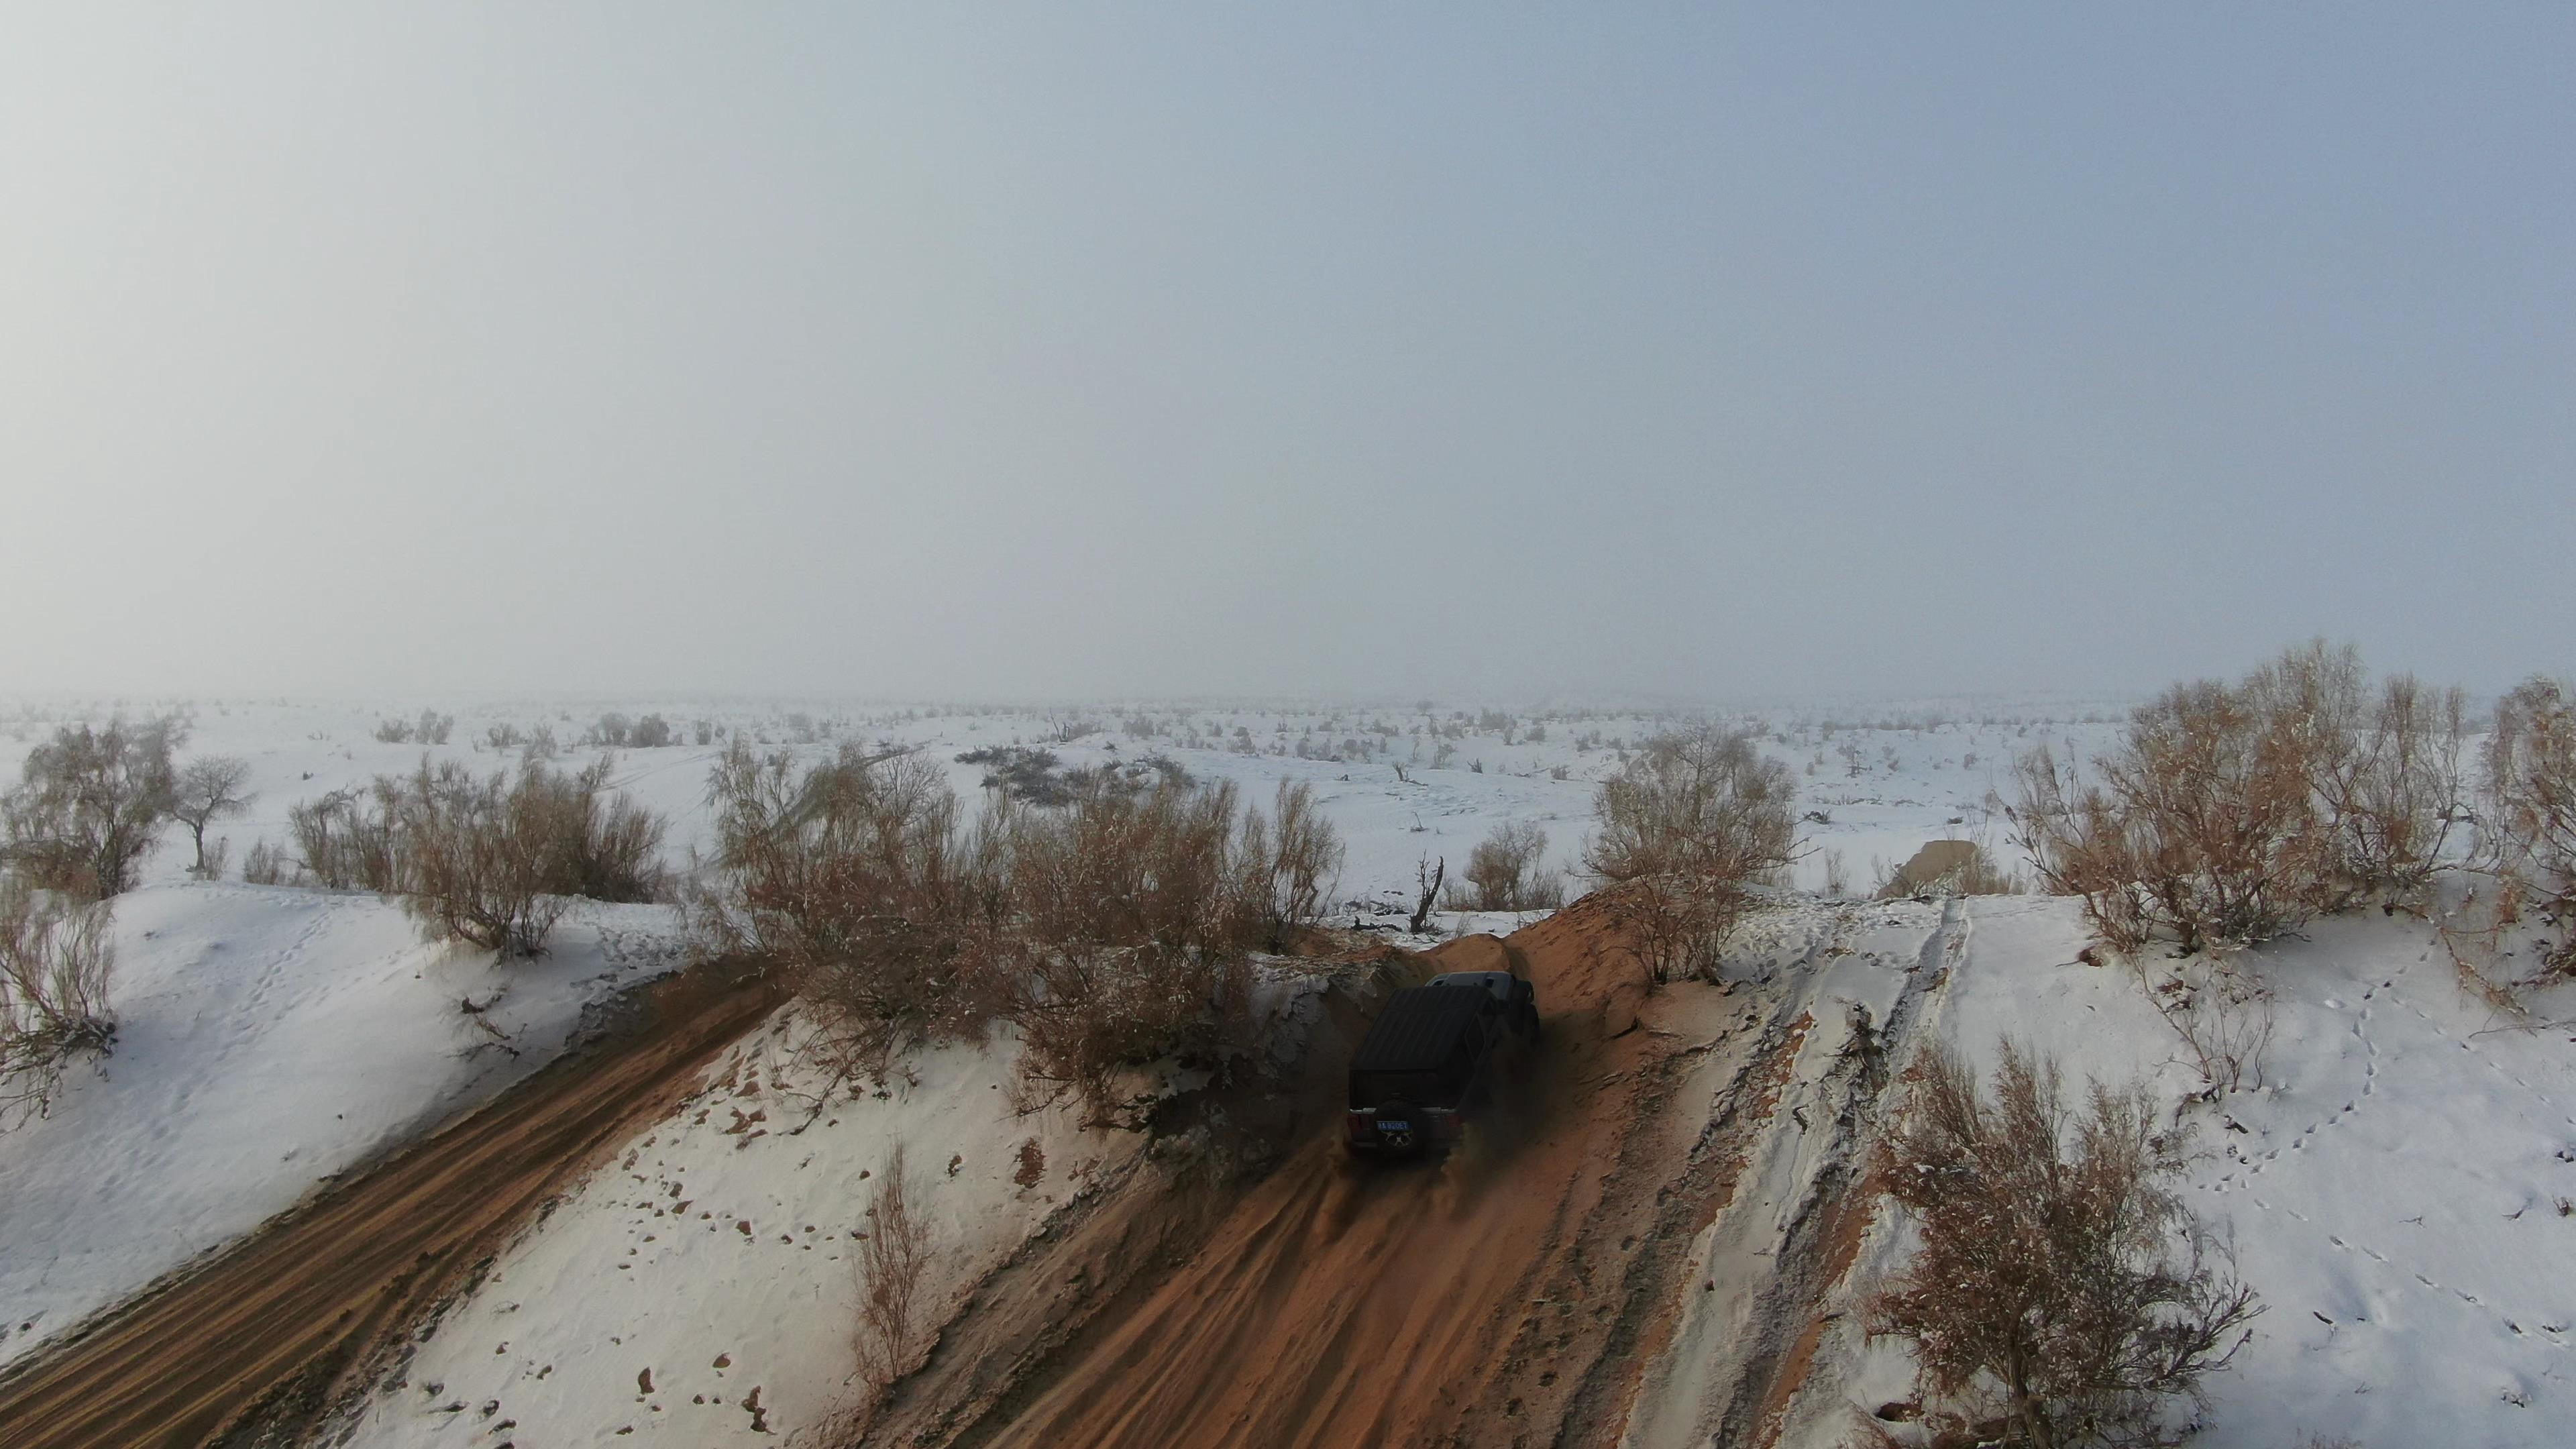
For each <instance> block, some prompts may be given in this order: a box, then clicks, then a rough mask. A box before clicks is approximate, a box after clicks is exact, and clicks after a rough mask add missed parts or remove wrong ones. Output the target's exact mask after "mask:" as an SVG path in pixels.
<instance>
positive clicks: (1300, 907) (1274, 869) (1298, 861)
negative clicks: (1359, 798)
mask: <svg viewBox="0 0 2576 1449" xmlns="http://www.w3.org/2000/svg"><path fill="white" fill-rule="evenodd" d="M1342 854H1343V853H1342V840H1341V836H1340V835H1339V834H1338V833H1336V832H1335V831H1334V829H1333V827H1332V824H1331V822H1329V821H1327V820H1325V819H1324V817H1323V816H1321V815H1320V814H1317V813H1316V810H1315V791H1314V788H1313V787H1312V786H1309V785H1303V784H1290V783H1288V782H1286V781H1281V782H1280V785H1279V790H1278V793H1277V794H1276V795H1274V796H1273V797H1272V798H1271V814H1270V817H1269V819H1268V820H1267V821H1265V820H1263V818H1262V815H1261V812H1260V811H1259V810H1257V809H1247V810H1246V811H1244V815H1243V838H1242V842H1241V847H1240V849H1239V850H1238V852H1237V856H1236V860H1237V864H1238V866H1239V867H1240V877H1239V878H1240V879H1241V880H1243V882H1244V883H1245V896H1246V898H1247V900H1248V901H1249V902H1250V903H1251V905H1252V907H1253V910H1254V913H1255V916H1256V918H1257V922H1258V928H1259V931H1260V939H1261V944H1264V945H1266V946H1268V947H1269V948H1270V949H1271V950H1273V951H1276V950H1279V949H1281V948H1283V947H1284V946H1286V945H1287V937H1288V932H1289V931H1290V930H1291V929H1292V928H1294V927H1296V926H1299V925H1302V924H1304V923H1306V922H1308V921H1312V920H1315V919H1317V918H1318V917H1320V916H1321V915H1322V914H1323V911H1324V898H1325V897H1326V896H1327V895H1329V894H1330V893H1331V892H1332V890H1333V887H1334V886H1336V885H1338V884H1339V883H1340V879H1341V873H1342Z"/></svg>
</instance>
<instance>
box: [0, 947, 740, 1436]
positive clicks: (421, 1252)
mask: <svg viewBox="0 0 2576 1449" xmlns="http://www.w3.org/2000/svg"><path fill="white" fill-rule="evenodd" d="M777 1004H778V997H777V993H776V991H775V988H774V987H773V986H771V985H770V984H768V983H765V982H763V981H760V980H757V979H735V978H733V977H732V976H731V975H730V974H719V973H718V972H716V971H715V970H713V969H711V968H710V969H702V970H701V971H698V972H692V973H689V974H688V975H687V976H684V977H680V978H675V979H674V980H671V981H669V982H665V983H663V984H662V985H660V986H658V987H656V988H654V989H653V990H652V991H651V992H650V993H648V995H647V998H646V1001H645V1002H644V1005H643V1010H641V1011H640V1012H639V1013H638V1014H637V1016H636V1019H635V1020H634V1021H632V1022H631V1023H629V1024H628V1025H627V1026H626V1027H624V1028H623V1029H614V1030H612V1031H611V1032H610V1033H609V1034H608V1036H607V1038H606V1039H604V1040H603V1041H601V1042H600V1043H598V1044H597V1045H595V1046H593V1047H592V1048H590V1049H588V1050H585V1051H581V1052H577V1053H575V1054H573V1055H572V1056H570V1057H567V1058H565V1059H564V1060H562V1061H559V1062H557V1063H555V1064H554V1065H552V1066H550V1067H548V1068H546V1069H545V1070H544V1071H542V1072H540V1073H538V1074H537V1075H536V1076H535V1077H533V1078H531V1079H530V1080H529V1081H528V1082H527V1083H525V1084H523V1085H522V1086H520V1087H518V1088H516V1089H514V1090H513V1091H512V1092H511V1093H510V1094H509V1095H507V1096H506V1097H504V1098H502V1099H501V1100H500V1101H499V1102H497V1103H495V1104H493V1105H492V1106H490V1107H487V1108H485V1109H484V1110H482V1111H480V1112H477V1113H475V1114H473V1115H472V1116H470V1117H468V1118H466V1119H465V1120H463V1121H461V1122H459V1123H457V1124H456V1125H454V1126H452V1127H450V1128H448V1129H446V1130H444V1131H442V1132H440V1133H439V1134H437V1135H436V1136H434V1137H431V1138H429V1139H428V1140H426V1141H424V1142H422V1143H420V1144H419V1145H417V1146H415V1147H413V1148H411V1149H410V1150H408V1151H406V1152H404V1153H402V1154H400V1155H397V1156H395V1157H394V1158H392V1159H391V1160H389V1161H388V1162H386V1163H384V1164H383V1165H381V1166H379V1167H378V1168H376V1169H375V1170H373V1171H371V1172H368V1173H367V1174H365V1175H363V1176H360V1177H357V1178H355V1179H354V1180H352V1181H351V1182H349V1183H347V1184H345V1185H344V1186H342V1187H340V1188H338V1189H336V1190H334V1191H332V1192H330V1193H327V1194H325V1195H323V1196H322V1197H320V1198H317V1199H316V1200H314V1201H313V1202H311V1203H309V1204H307V1205H306V1206H304V1207H301V1208H299V1209H297V1210H296V1211H294V1212H293V1213H291V1214H289V1215H287V1216H286V1217H284V1218H281V1219H280V1220H278V1221H277V1222H275V1223H273V1224H271V1225H270V1226H268V1227H267V1228H265V1229H263V1230H262V1231H261V1232H260V1233H258V1234H257V1235H255V1236H253V1237H251V1238H249V1239H247V1240H245V1241H244V1242H243V1243H241V1244H240V1245H239V1246H237V1247H236V1248H234V1249H232V1250H231V1251H229V1252H227V1253H225V1254H223V1255H222V1256H220V1257H217V1258H215V1259H213V1260H211V1261H209V1262H207V1263H205V1264H204V1265H202V1266H200V1267H196V1268H193V1269H191V1270H189V1271H187V1272H185V1273H182V1274H180V1275H177V1276H176V1277H174V1278H173V1279H172V1280H170V1281H168V1282H166V1283H164V1284H162V1285H160V1286H158V1287H156V1288H155V1289H154V1290H153V1291H151V1292H149V1293H147V1294H145V1295H144V1296H143V1297H141V1298H139V1299H137V1300H136V1301H134V1302H133V1303H131V1304H129V1305H127V1306H126V1307H124V1308H122V1309H120V1310H118V1311H117V1312H115V1313H113V1314H110V1315H108V1316H106V1317H104V1318H103V1319H102V1320H101V1321H99V1322H98V1323H97V1324H95V1325H93V1326H92V1327H90V1328H89V1329H87V1330H85V1331H84V1332H82V1333H80V1334H79V1335H78V1336H77V1337H75V1338H73V1339H72V1340H70V1341H68V1342H66V1343H64V1344H61V1345H59V1346H56V1347H53V1348H50V1349H48V1350H46V1351H44V1352H41V1353H39V1354H37V1355H36V1356H35V1357H33V1358H32V1359H30V1360H28V1361H26V1362H24V1363H21V1364H19V1365H16V1366H13V1369H12V1371H11V1372H10V1373H9V1374H8V1375H7V1377H6V1378H4V1379H0V1425H5V1426H7V1434H6V1437H7V1439H8V1442H9V1443H10V1445H11V1446H13V1449H56V1446H61V1449H71V1446H76V1445H82V1446H96V1445H107V1444H115V1445H147V1444H169V1445H180V1444H198V1443H203V1442H207V1441H209V1440H212V1439H216V1438H218V1437H219V1436H221V1437H224V1438H226V1439H227V1440H228V1441H230V1442H241V1443H255V1442H279V1443H289V1442H294V1440H295V1437H296V1435H297V1434H298V1433H299V1432H300V1431H301V1427H302V1426H303V1425H304V1424H306V1423H307V1422H309V1421H310V1419H311V1417H312V1416H313V1415H314V1414H315V1413H316V1412H317V1411H319V1410H321V1409H323V1408H325V1407H327V1406H328V1405H329V1404H330V1403H331V1402H332V1401H333V1400H334V1399H335V1398H336V1397H338V1395H339V1394H340V1392H341V1391H343V1390H344V1389H346V1388H348V1387H351V1386H352V1385H353V1384H354V1381H355V1380H356V1378H357V1377H359V1376H360V1374H361V1373H362V1372H363V1371H364V1370H365V1369H366V1368H367V1367H369V1366H370V1365H371V1364H373V1363H374V1362H375V1361H376V1359H377V1357H378V1356H379V1354H380V1353H381V1352H382V1351H383V1350H384V1349H385V1348H386V1346H387V1345H389V1344H391V1343H393V1342H396V1341H398V1340H399V1339H400V1338H401V1336H402V1334H403V1331H404V1330H405V1329H406V1328H407V1327H408V1326H409V1325H410V1324H412V1323H413V1322H414V1321H415V1320H417V1319H418V1317H419V1316H420V1315H421V1314H422V1313H424V1312H425V1311H427V1310H428V1309H429V1308H430V1307H431V1306H432V1305H433V1304H435V1303H436V1302H437V1301H438V1299H439V1298H441V1297H442V1296H443V1295H444V1294H446V1293H447V1292H449V1291H451V1290H452V1289H453V1288H454V1287H455V1285H456V1284H457V1282H458V1281H459V1280H460V1279H461V1278H462V1277H463V1276H464V1275H466V1274H467V1273H469V1272H471V1271H472V1270H473V1268H474V1266H475V1265H476V1264H477V1263H479V1262H481V1261H484V1260H485V1259H487V1258H488V1255H489V1253H490V1251H491V1250H492V1248H493V1246H494V1245H495V1244H496V1243H497V1242H498V1240H499V1238H500V1236H501V1235H502V1234H503V1233H505V1232H506V1231H507V1230H508V1229H509V1228H510V1226H511V1225H512V1224H514V1223H516V1222H518V1221H520V1220H521V1219H522V1218H523V1217H524V1216H525V1215H526V1214H527V1213H529V1212H531V1211H533V1210H536V1209H537V1207H538V1205H539V1204H540V1203H541V1202H542V1201H543V1200H544V1199H545V1198H546V1197H547V1196H548V1195H549V1194H550V1193H552V1192H554V1191H555V1190H557V1189H558V1188H559V1187H560V1186H562V1185H563V1184H564V1183H566V1182H568V1181H569V1180H571V1179H572V1178H573V1177H574V1176H576V1175H577V1174H578V1173H579V1172H580V1171H581V1170H583V1169H584V1167H585V1166H586V1165H587V1164H588V1163H589V1162H590V1161H591V1160H593V1159H594V1158H595V1157H596V1156H598V1155H599V1154H600V1153H602V1152H603V1151H605V1150H607V1149H609V1148H612V1147H614V1146H615V1145H616V1144H618V1143H620V1142H622V1141H623V1140H625V1138H627V1137H628V1136H630V1135H631V1134H632V1133H633V1131H634V1130H635V1129H636V1128H638V1127H639V1126H640V1125H642V1124H646V1123H650V1122H653V1121H656V1120H658V1119H659V1118H661V1117H662V1116H663V1115H664V1114H665V1113H666V1112H667V1111H668V1110H669V1109H670V1106H671V1103H672V1101H673V1100H675V1099H676V1097H677V1096H678V1095H679V1094H680V1093H682V1092H685V1091H686V1090H687V1089H688V1088H689V1087H690V1086H691V1085H692V1084H693V1083H694V1081H695V1077H696V1068H697V1067H698V1065H699V1064H700V1063H702V1062H704V1061H705V1060H706V1059H707V1058H709V1057H710V1056H711V1055H713V1054H714V1053H715V1052H716V1051H717V1050H718V1049H719V1048H721V1047H723V1046H724V1045H725V1044H726V1043H728V1042H731V1041H733V1040H734V1039H736V1038H738V1037H740V1036H741V1035H742V1034H743V1033H744V1032H746V1031H748V1030H750V1029H751V1028H752V1027H753V1026H755V1025H756V1024H757V1023H758V1022H759V1021H760V1020H761V1018H762V1017H763V1016H764V1015H766V1014H767V1013H768V1012H769V1011H770V1010H771V1009H773V1008H774V1007H775V1006H776V1005H777Z"/></svg>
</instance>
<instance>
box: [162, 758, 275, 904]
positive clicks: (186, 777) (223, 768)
mask: <svg viewBox="0 0 2576 1449" xmlns="http://www.w3.org/2000/svg"><path fill="white" fill-rule="evenodd" d="M249 780H250V761H248V760H244V759H238V758H236V757H234V756H231V755H205V756H201V757H199V758H197V759H194V760H190V761H189V762H188V763H187V765H186V766H185V767H184V768H182V769H181V770H180V771H179V777H178V782H177V786H176V788H175V789H174V790H173V791H172V793H171V804H170V813H171V814H172V815H174V816H176V817H178V820H179V823H180V824H182V825H185V826H187V827H188V834H189V836H190V838H191V839H192V840H193V841H194V842H195V844H196V847H197V863H196V864H195V865H192V866H190V867H189V871H190V873H191V874H193V875H195V876H196V877H197V878H198V879H200V880H213V879H214V878H215V877H217V876H219V875H221V874H223V860H222V858H221V855H220V843H219V844H218V852H219V853H218V855H217V857H216V859H215V860H214V861H212V862H211V863H210V862H209V861H208V860H207V858H206V827H207V826H208V825H210V824H212V823H214V822H215V821H216V820H219V819H228V818H230V817H232V816H235V815H239V814H241V813H242V811H243V809H244V808H245V807H247V806H248V805H249V804H250V802H251V800H252V799H253V798H254V797H253V796H252V795H251V794H250V792H249V791H247V790H245V789H243V788H242V787H243V785H245V784H246V783H248V781H249Z"/></svg>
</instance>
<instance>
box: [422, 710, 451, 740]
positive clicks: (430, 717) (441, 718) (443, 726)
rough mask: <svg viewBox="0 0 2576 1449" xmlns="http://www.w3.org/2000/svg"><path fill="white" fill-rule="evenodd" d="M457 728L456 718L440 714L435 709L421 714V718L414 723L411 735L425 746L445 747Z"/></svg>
mask: <svg viewBox="0 0 2576 1449" xmlns="http://www.w3.org/2000/svg"><path fill="white" fill-rule="evenodd" d="M455 728H456V716H454V715H452V714H440V713H439V712H438V711H437V710H434V709H425V710H422V711H421V712H420V718H419V719H417V720H415V721H413V723H412V727H411V733H412V738H413V739H416V740H418V741H420V742H421V743H422V744H424V745H443V744H446V743H447V737H448V735H449V734H450V733H452V732H453V731H454V730H455Z"/></svg>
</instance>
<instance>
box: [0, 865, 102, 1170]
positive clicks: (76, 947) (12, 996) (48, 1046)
mask: <svg viewBox="0 0 2576 1449" xmlns="http://www.w3.org/2000/svg"><path fill="white" fill-rule="evenodd" d="M109 919H110V918H109V907H108V905H107V904H106V903H105V902H99V903H96V904H84V903H82V902H80V901H77V900H74V899H72V898H71V897H70V896H68V895H66V894H65V893H63V892H59V891H49V890H43V889H40V888H38V887H36V886H34V885H32V884H30V883H29V882H28V881H26V880H25V879H24V878H22V877H20V876H18V875H17V874H15V873H9V874H0V1127H7V1126H13V1125H15V1124H16V1123H18V1122H20V1121H23V1120H25V1119H26V1118H27V1117H28V1116H30V1115H34V1116H42V1115H43V1114H44V1113H45V1111H46V1110H47V1108H48V1107H50V1106H51V1105H52V1102H53V1098H54V1093H55V1092H56V1091H57V1090H58V1089H59V1088H60V1086H61V1084H62V1076H63V1072H64V1069H65V1068H66V1067H67V1066H68V1065H69V1064H70V1063H71V1062H72V1061H73V1060H75V1059H77V1058H79V1057H82V1056H105V1055H106V1054H107V1053H108V1051H109V1050H111V1049H112V1048H113V1047H114V1046H115V1044H116V1018H115V1016H114V1014H113V1013H112V1012H110V1011H109V1009H108V1000H107V991H108V978H109V976H110V975H111V973H112V972H113V971H114V969H115V965H116V957H115V952H114V950H113V949H112V948H111V946H110V944H109V942H108V938H107V931H108V925H109Z"/></svg>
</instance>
